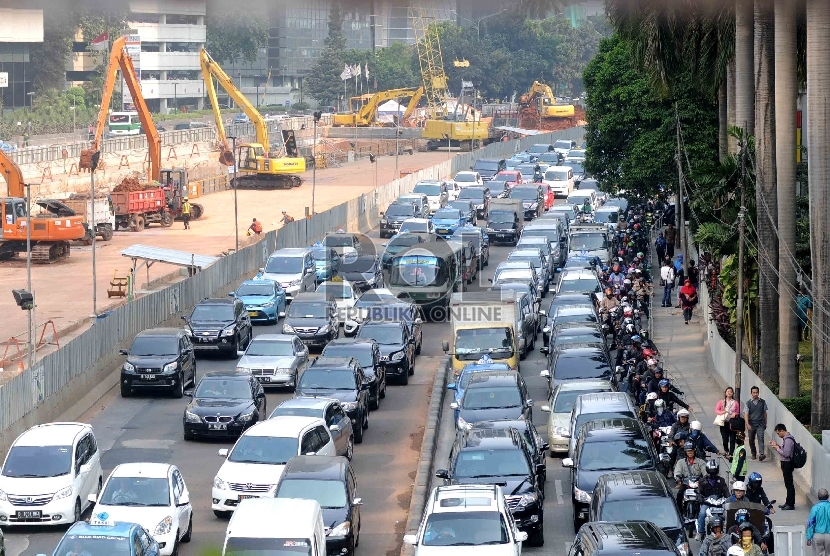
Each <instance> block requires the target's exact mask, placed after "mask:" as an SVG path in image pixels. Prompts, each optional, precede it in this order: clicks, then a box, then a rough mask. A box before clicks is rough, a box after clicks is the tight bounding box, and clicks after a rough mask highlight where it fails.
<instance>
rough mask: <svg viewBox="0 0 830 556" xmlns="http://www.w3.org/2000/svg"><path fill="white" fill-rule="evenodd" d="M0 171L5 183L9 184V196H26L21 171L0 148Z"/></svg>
mask: <svg viewBox="0 0 830 556" xmlns="http://www.w3.org/2000/svg"><path fill="white" fill-rule="evenodd" d="M0 172H2V173H3V177H4V178H5V179H6V184H7V185H8V186H9V197H25V196H26V192H25V191H24V184H23V171H22V170H20V166H18V165H17V164H15V163H14V161H13V160H12V159H10V158H9V157H8V156H6V153H5V152H3V151H2V150H0Z"/></svg>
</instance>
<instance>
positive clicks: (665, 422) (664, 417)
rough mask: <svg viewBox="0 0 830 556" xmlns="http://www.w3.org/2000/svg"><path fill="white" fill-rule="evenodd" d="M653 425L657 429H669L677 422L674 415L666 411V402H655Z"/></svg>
mask: <svg viewBox="0 0 830 556" xmlns="http://www.w3.org/2000/svg"><path fill="white" fill-rule="evenodd" d="M654 412H655V414H654V424H655V425H657V426H658V427H670V426H672V425H673V424H674V422H675V421H676V420H677V419H676V418H675V416H674V413H672V412H671V411H669V410H668V409H666V402H664V401H663V400H657V401H655V402H654Z"/></svg>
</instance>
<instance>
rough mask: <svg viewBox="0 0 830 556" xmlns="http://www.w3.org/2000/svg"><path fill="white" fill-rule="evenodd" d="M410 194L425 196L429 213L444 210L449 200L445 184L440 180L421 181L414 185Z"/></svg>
mask: <svg viewBox="0 0 830 556" xmlns="http://www.w3.org/2000/svg"><path fill="white" fill-rule="evenodd" d="M412 192H413V193H420V194H422V195H426V196H427V201H429V212H431V213H432V212H435V211H436V210H438V209H440V208H444V205H446V204H447V200H448V198H449V197H448V193H447V186H446V183H444V182H443V181H440V180H421V181H419V182H418V183H416V184H415V188H414V189H413V190H412Z"/></svg>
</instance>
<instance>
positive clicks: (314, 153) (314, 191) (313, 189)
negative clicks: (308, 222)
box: [311, 110, 323, 216]
mask: <svg viewBox="0 0 830 556" xmlns="http://www.w3.org/2000/svg"><path fill="white" fill-rule="evenodd" d="M313 117H314V143H312V145H311V149H312V150H311V152H312V155H311V156H312V157H313V158H314V164H312V165H311V215H312V216H314V201H315V199H316V195H317V122H319V121H320V118H322V117H323V113H322V112H321V111H320V110H317V111H316V112H314V114H313Z"/></svg>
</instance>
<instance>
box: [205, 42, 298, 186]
mask: <svg viewBox="0 0 830 556" xmlns="http://www.w3.org/2000/svg"><path fill="white" fill-rule="evenodd" d="M200 61H201V66H202V77H203V78H204V81H205V88H206V89H207V93H208V96H209V97H210V102H211V104H212V105H213V114H214V116H215V117H216V129H217V131H218V133H219V140H220V142H221V143H222V149H223V150H222V153H221V154H220V155H219V161H220V162H221V163H223V164H225V165H227V166H231V165H233V164H234V153H232V152H231V149H230V146H229V145H228V138H227V136H226V135H225V124H224V122H223V121H222V113H221V112H220V111H219V102H218V100H217V98H216V88H215V87H214V85H213V79H214V78H215V79H216V81H218V82H219V85H221V86H222V88H223V89H225V91H226V92H227V93H228V95H229V96H230V97H231V98H232V99H233V100H234V102H236V104H237V105H239V106H240V107H241V108H242V111H243V112H244V113H245V115H246V116H248V118H249V119H250V120H251V123H253V126H254V130H255V133H256V143H246V144H243V145H242V146H241V148H240V153H241V154H240V157H239V158H240V160H238V161H237V162H238V169H239V172H241V173H242V174H243V175H242V176H241V177H240V179H239V182H238V185H237V188H238V189H288V188H291V187H299V186H300V184H302V183H303V180H302V178H301V177H300V176H299V175H298V174H301V173H302V172H305V159H304V158H302V157H301V156H299V152H298V150H297V140H296V139H295V138H294V131H293V130H282V137H283V144H284V148H283V149H281V152H279V153H276V156H272V155H271V153H270V152H269V151H270V148H271V147H270V143H269V142H268V125H267V124H266V122H265V118H263V117H262V115H261V114H260V113H259V111H257V109H256V108H254V107H253V105H252V104H251V103H250V102H249V101H248V99H247V98H246V97H245V95H243V94H242V93H241V92H240V91H239V89H237V88H236V86H235V85H234V84H233V79H231V78H230V77H229V76H228V74H226V73H225V72H224V71H223V70H222V68H221V67H219V64H217V63H216V62H215V61H214V60H213V58H211V57H210V54H208V53H207V51H206V50H205V49H202V52H201V54H200ZM266 149H267V150H266Z"/></svg>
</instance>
